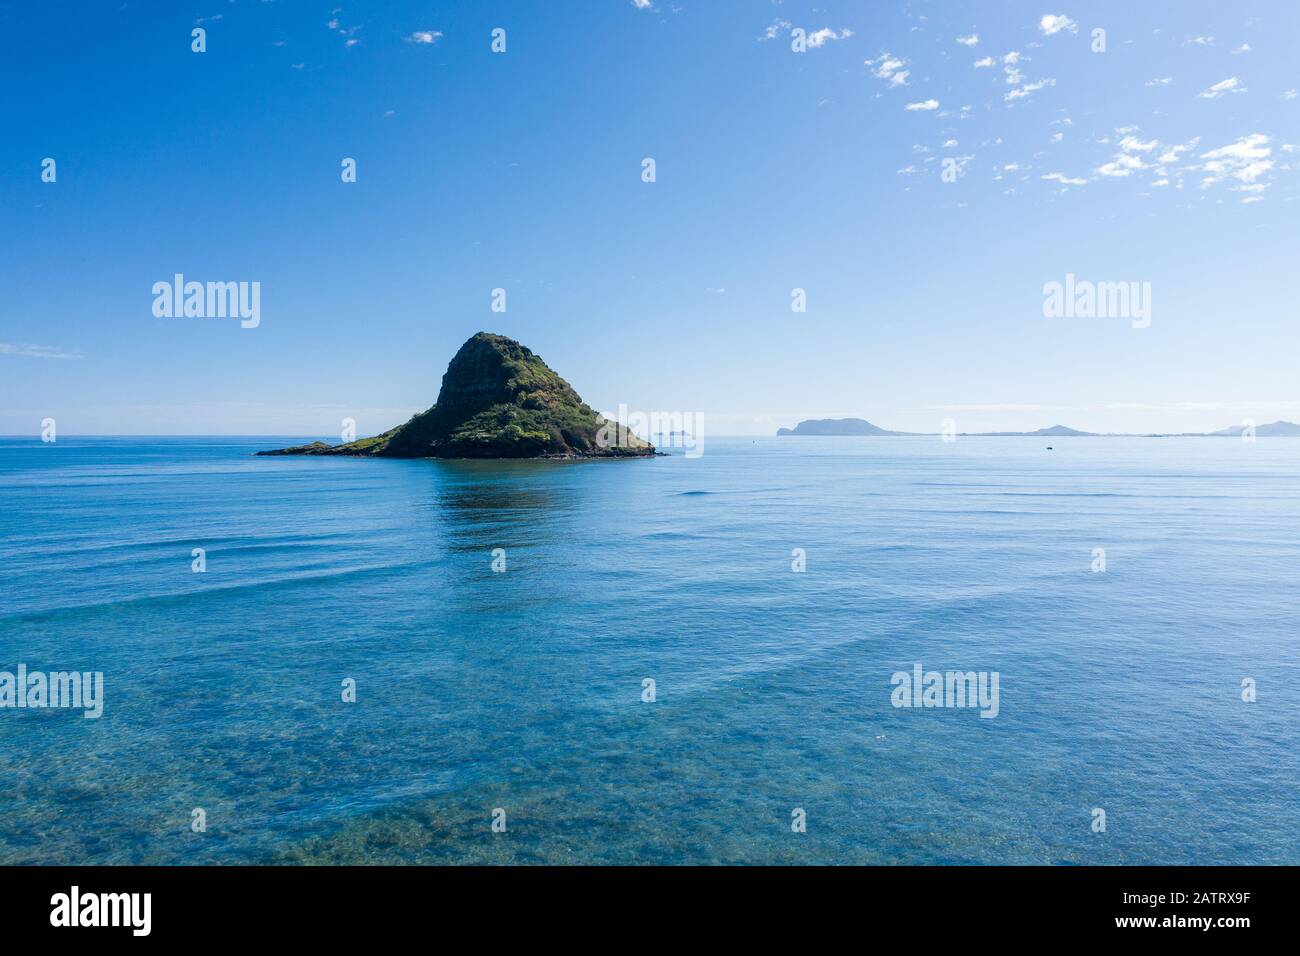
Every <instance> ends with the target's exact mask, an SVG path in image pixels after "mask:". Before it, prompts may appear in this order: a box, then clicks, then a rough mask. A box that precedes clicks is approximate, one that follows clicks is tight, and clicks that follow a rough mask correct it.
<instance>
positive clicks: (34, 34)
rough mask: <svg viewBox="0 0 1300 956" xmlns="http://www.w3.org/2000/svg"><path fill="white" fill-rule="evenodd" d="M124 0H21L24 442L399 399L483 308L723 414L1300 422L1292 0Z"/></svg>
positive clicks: (11, 173) (6, 160) (18, 175)
mask: <svg viewBox="0 0 1300 956" xmlns="http://www.w3.org/2000/svg"><path fill="white" fill-rule="evenodd" d="M96 7H100V5H92V4H87V3H62V2H57V0H55V2H48V3H35V2H33V3H18V2H14V0H7V2H2V3H0V36H3V40H2V41H0V42H2V43H3V45H4V49H3V56H0V82H2V83H3V89H4V91H5V95H4V99H3V107H2V108H3V129H4V135H3V136H0V196H2V197H3V201H2V202H0V257H2V260H3V262H4V267H3V270H2V271H0V282H2V285H0V289H2V291H3V296H2V297H0V433H7V434H36V433H37V432H38V431H39V429H40V421H41V419H42V418H45V417H54V418H56V419H57V421H58V422H59V430H60V433H61V434H66V435H72V434H281V435H284V434H294V435H333V434H337V433H338V431H339V422H340V420H341V418H343V417H352V418H355V419H356V421H357V429H358V432H359V433H360V434H370V433H375V432H379V431H382V430H384V429H386V428H388V427H390V426H392V425H393V424H396V423H398V422H400V421H403V420H405V418H406V417H407V416H408V415H410V414H411V413H413V412H415V411H418V410H422V409H423V408H425V407H427V406H428V405H430V404H431V403H432V401H433V399H434V398H435V396H436V394H437V389H438V384H439V381H440V378H441V375H442V373H443V371H444V370H445V368H446V363H447V361H448V360H449V359H450V357H451V356H452V354H453V353H454V352H455V350H456V348H457V347H458V346H459V345H460V343H461V342H462V341H463V340H464V339H466V338H467V337H468V336H470V335H471V334H473V333H474V332H476V331H479V330H481V329H486V330H490V331H496V332H500V333H503V334H506V335H510V336H512V337H514V338H517V339H519V340H521V341H523V342H524V343H525V344H527V345H529V346H530V347H531V348H533V349H534V350H535V351H537V352H538V353H539V354H540V355H542V357H543V358H545V359H546V360H547V361H548V362H549V363H550V364H551V366H552V367H554V368H555V369H556V370H557V371H559V372H560V373H561V374H562V375H564V376H565V377H566V378H568V379H569V381H570V382H572V383H573V384H574V385H575V387H577V388H578V390H579V391H580V393H581V394H582V395H583V397H584V398H586V399H587V400H588V401H589V402H590V403H591V404H592V405H594V406H596V407H597V408H600V409H602V410H611V409H614V408H615V407H616V406H617V405H618V404H619V403H624V404H626V405H628V406H629V407H630V408H633V409H643V410H647V411H649V410H664V411H669V410H680V411H684V412H697V413H700V414H702V415H703V416H704V420H705V422H706V423H707V428H708V431H709V432H710V433H711V434H714V435H720V434H771V433H772V432H773V431H774V430H775V428H776V427H777V426H778V425H790V424H793V423H794V422H796V421H798V420H799V419H801V418H807V417H826V416H846V415H853V416H861V417H865V418H868V419H870V420H872V421H874V422H876V423H878V424H881V425H884V426H885V427H893V428H900V429H914V430H925V431H937V430H938V429H939V427H940V421H941V420H942V419H944V418H954V419H955V421H956V423H957V425H958V427H959V429H960V430H963V431H967V430H980V429H985V428H988V429H998V428H1019V427H1025V428H1034V427H1039V426H1043V425H1048V424H1052V423H1055V422H1064V423H1067V424H1071V425H1075V426H1077V427H1083V428H1092V429H1097V430H1130V429H1132V430H1155V429H1160V430H1166V429H1168V430H1174V429H1177V430H1181V429H1202V428H1206V429H1208V428H1220V427H1224V426H1227V425H1229V424H1233V423H1237V422H1240V421H1242V420H1243V419H1244V418H1253V419H1255V420H1257V421H1260V422H1264V421H1271V420H1273V419H1276V418H1290V419H1293V420H1300V388H1297V386H1296V374H1295V368H1296V365H1297V355H1296V348H1295V346H1296V342H1297V336H1296V320H1297V314H1296V313H1297V305H1296V300H1297V297H1296V295H1295V293H1294V291H1293V290H1292V289H1291V288H1290V286H1289V283H1290V281H1291V279H1292V277H1293V276H1294V275H1295V266H1296V263H1297V262H1300V227H1298V226H1297V222H1298V221H1300V216H1298V214H1300V206H1297V204H1296V197H1297V194H1298V190H1300V151H1297V144H1300V98H1297V94H1296V91H1297V89H1300V7H1297V5H1296V4H1294V3H1292V2H1281V0H1278V2H1267V3H1250V2H1242V3H1235V2H1234V3H1222V2H1167V3H1143V4H1132V3H1130V2H1124V3H1096V2H1090V3H1087V4H1083V3H1075V2H1068V3H1064V4H1059V3H1057V2H1055V0H1053V2H1051V3H1040V2H1035V3H1021V2H1015V0H1012V2H999V3H996V4H995V3H991V2H989V3H962V2H955V0H946V2H935V3H924V2H915V0H913V2H907V3H884V2H879V3H877V2H873V3H865V2H854V3H847V2H846V3H828V2H826V0H819V2H818V3H816V4H805V3H798V2H796V0H784V2H781V3H774V2H771V0H749V2H725V0H707V2H706V0H651V2H649V3H646V2H645V0H602V2H577V0H574V2H564V3H554V2H545V3H544V2H540V0H538V2H528V0H515V2H510V3H489V2H482V3H429V2H419V3H405V2H392V3H384V4H351V5H348V4H339V3H337V2H334V3H313V2H289V0H275V2H259V0H234V2H226V0H208V2H204V3H163V2H156V3H139V2H129V0H128V2H126V3H120V4H119V3H106V4H103V5H102V8H99V9H96ZM196 24H198V25H200V26H202V27H203V28H204V29H205V30H206V31H207V35H206V42H207V50H206V52H204V53H194V52H192V51H191V30H192V29H193V28H194V27H195V25H196ZM497 27H501V28H504V29H505V30H506V52H505V53H504V54H497V53H493V52H492V50H491V49H490V44H491V31H492V30H493V29H494V28H497ZM1095 28H1102V29H1104V30H1105V31H1106V35H1105V47H1106V48H1105V52H1094V51H1093V49H1092V48H1093V46H1094V45H1095V40H1094V38H1093V31H1094V29H1095ZM796 29H800V30H803V31H804V36H805V37H806V41H805V49H804V51H803V52H795V51H794V50H793V49H792V36H791V31H793V30H796ZM981 64H982V65H981ZM909 107H910V108H909ZM46 157H51V158H54V159H55V160H56V163H57V179H56V181H55V182H53V183H46V182H42V180H41V168H42V161H43V159H44V158H46ZM344 157H352V158H354V159H355V160H356V162H357V173H358V175H357V182H355V183H343V182H341V180H340V163H341V161H342V159H343V158H344ZM645 157H652V158H653V159H654V160H655V164H656V181H655V182H653V183H646V182H643V181H642V178H641V171H642V160H643V158H645ZM944 159H951V160H953V163H950V164H948V168H949V169H956V170H957V171H958V175H957V176H956V179H955V181H951V182H946V181H944V178H943V176H942V175H941V173H942V170H943V169H944V162H943V161H944ZM177 272H180V273H183V274H184V275H185V276H186V278H187V279H193V280H199V281H209V280H212V281H240V280H242V281H257V282H260V284H261V324H260V325H259V327H257V328H256V329H241V328H240V325H239V323H238V321H237V320H230V319H205V318H157V317H155V316H154V315H153V312H152V305H153V295H152V292H151V288H152V286H153V284H154V283H155V282H158V281H169V280H170V279H171V277H172V276H173V274H175V273H177ZM1067 273H1072V274H1074V275H1076V276H1078V277H1079V278H1081V279H1087V280H1092V281H1107V282H1117V281H1137V282H1149V283H1150V289H1151V325H1150V327H1149V328H1133V327H1132V324H1131V323H1130V322H1129V321H1127V320H1126V319H1123V318H1078V317H1076V318H1045V317H1044V315H1043V298H1044V296H1043V286H1044V284H1045V283H1048V282H1052V281H1063V280H1064V278H1065V275H1066V274H1067ZM498 287H500V288H504V289H506V290H507V311H506V312H505V313H504V314H498V313H493V312H492V311H491V310H490V305H491V290H492V289H494V288H498ZM795 288H802V289H804V290H806V295H807V311H806V312H803V313H797V312H793V311H792V310H791V294H792V290H793V289H795Z"/></svg>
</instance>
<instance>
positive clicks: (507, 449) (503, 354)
mask: <svg viewBox="0 0 1300 956" xmlns="http://www.w3.org/2000/svg"><path fill="white" fill-rule="evenodd" d="M258 454H259V455H351V456H359V457H372V458H643V457H648V456H651V455H654V454H655V449H654V446H653V445H651V444H650V443H649V442H646V441H643V440H642V439H640V438H638V437H637V436H636V435H635V434H634V433H633V432H632V431H631V430H630V429H629V428H627V427H626V426H625V425H622V424H619V423H617V422H611V421H608V420H606V419H605V418H604V417H603V416H601V415H600V414H598V413H597V412H596V411H595V410H594V409H592V408H591V407H590V406H589V405H587V404H586V403H585V402H583V400H582V399H581V398H579V397H578V393H577V392H576V391H574V389H573V386H571V385H570V384H569V383H568V382H566V381H565V380H564V379H562V378H561V377H560V376H559V375H557V374H556V373H555V372H553V371H552V370H551V368H550V367H549V366H548V365H547V364H546V363H545V362H543V361H542V360H541V358H540V357H538V356H537V355H536V354H534V353H533V351H532V350H531V349H528V348H525V347H524V346H523V345H520V344H519V343H518V342H516V341H515V340H514V339H508V338H506V337H505V336H504V335H493V334H492V333H490V332H479V333H478V334H477V335H474V336H472V337H471V338H470V339H469V341H467V342H466V343H465V344H464V345H462V346H461V347H460V350H459V351H458V352H457V353H456V355H455V357H454V358H453V359H452V360H451V363H450V364H449V365H448V366H447V372H446V374H445V375H443V377H442V388H441V390H440V391H439V392H438V401H437V403H436V404H435V405H434V406H433V407H432V408H430V409H429V410H428V411H425V412H421V413H420V414H418V415H416V416H414V417H413V418H412V419H411V420H410V421H408V422H407V423H406V424H405V425H399V426H398V427H397V428H393V429H391V430H389V431H386V432H384V433H383V434H382V435H376V436H375V437H373V438H363V439H360V440H358V441H354V442H348V443H347V444H343V445H327V444H326V443H325V442H321V441H317V442H312V443H311V444H309V445H298V446H296V447H293V448H279V449H276V450H274V451H259V452H258Z"/></svg>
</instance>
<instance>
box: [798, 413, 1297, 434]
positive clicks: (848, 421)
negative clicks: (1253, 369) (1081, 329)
mask: <svg viewBox="0 0 1300 956" xmlns="http://www.w3.org/2000/svg"><path fill="white" fill-rule="evenodd" d="M1245 430H1246V426H1245V425H1234V426H1231V427H1229V428H1222V429H1220V430H1219V431H1214V432H1085V431H1080V430H1079V429H1077V428H1070V427H1069V426H1068V425H1051V426H1049V427H1047V428H1039V429H1037V430H1035V431H1031V432H958V433H957V434H959V435H961V436H962V437H965V438H1240V437H1241V435H1242V433H1243V432H1244V431H1245ZM776 433H777V435H778V436H798V435H822V436H827V435H833V436H860V437H873V436H881V435H937V434H938V432H896V431H889V430H888V429H885V428H881V427H880V426H879V425H873V424H872V423H871V422H869V421H867V420H866V419H865V418H810V419H806V420H804V421H802V422H800V423H799V424H798V425H796V426H795V427H794V428H778V429H777V430H776ZM1255 435H1256V437H1259V438H1300V425H1297V424H1296V423H1295V422H1288V421H1281V420H1279V421H1276V422H1269V423H1268V424H1266V425H1257V426H1255Z"/></svg>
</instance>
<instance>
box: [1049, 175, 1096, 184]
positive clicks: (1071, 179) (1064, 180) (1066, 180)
mask: <svg viewBox="0 0 1300 956" xmlns="http://www.w3.org/2000/svg"><path fill="white" fill-rule="evenodd" d="M1041 178H1043V179H1046V180H1047V181H1048V182H1053V183H1060V184H1061V185H1062V186H1086V185H1087V183H1088V180H1086V179H1079V178H1078V177H1077V176H1067V175H1065V173H1048V174H1047V175H1045V176H1043V177H1041Z"/></svg>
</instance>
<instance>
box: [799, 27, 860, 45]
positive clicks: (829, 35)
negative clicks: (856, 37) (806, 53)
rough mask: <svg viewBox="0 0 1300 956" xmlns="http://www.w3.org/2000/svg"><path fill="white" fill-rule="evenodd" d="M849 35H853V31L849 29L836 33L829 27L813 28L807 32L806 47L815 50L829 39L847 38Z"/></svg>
mask: <svg viewBox="0 0 1300 956" xmlns="http://www.w3.org/2000/svg"><path fill="white" fill-rule="evenodd" d="M851 36H853V31H852V30H849V29H844V30H841V31H840V32H839V33H836V32H835V31H834V30H832V29H831V28H830V27H822V28H821V29H820V30H814V31H813V32H812V33H810V34H808V49H810V50H815V49H817V48H818V47H820V46H825V45H826V43H827V42H829V41H830V40H847V39H848V38H849V37H851Z"/></svg>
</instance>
